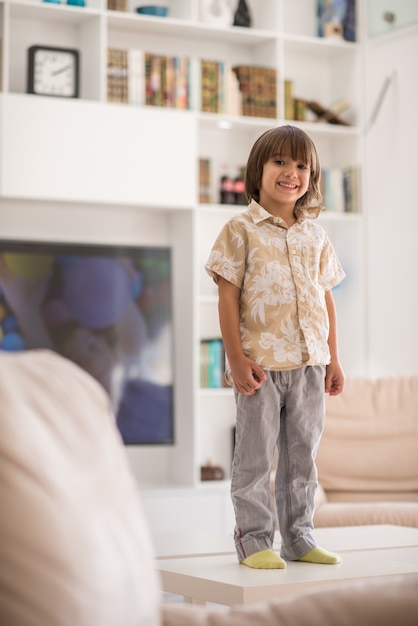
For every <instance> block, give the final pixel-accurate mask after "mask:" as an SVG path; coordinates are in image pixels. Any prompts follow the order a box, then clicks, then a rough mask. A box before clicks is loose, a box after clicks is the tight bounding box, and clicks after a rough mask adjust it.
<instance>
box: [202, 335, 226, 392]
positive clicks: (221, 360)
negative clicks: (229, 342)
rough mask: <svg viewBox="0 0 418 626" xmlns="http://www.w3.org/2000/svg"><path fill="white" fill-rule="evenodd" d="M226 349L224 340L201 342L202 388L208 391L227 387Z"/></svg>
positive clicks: (216, 339) (204, 340)
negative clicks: (225, 375)
mask: <svg viewBox="0 0 418 626" xmlns="http://www.w3.org/2000/svg"><path fill="white" fill-rule="evenodd" d="M224 374H225V349H224V344H223V341H222V339H220V338H215V339H202V340H201V341H200V386H201V387H202V388H206V389H219V388H220V387H226V383H225V377H224Z"/></svg>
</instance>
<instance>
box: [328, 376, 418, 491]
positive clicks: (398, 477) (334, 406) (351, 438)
mask: <svg viewBox="0 0 418 626" xmlns="http://www.w3.org/2000/svg"><path fill="white" fill-rule="evenodd" d="M326 408H327V416H326V421H325V429H324V433H323V436H322V440H321V443H320V445H319V450H318V455H317V467H318V474H319V481H320V483H321V484H322V486H323V487H324V489H325V491H326V492H327V496H328V498H329V499H330V498H331V499H332V494H333V492H344V493H347V494H349V493H350V492H351V494H352V495H351V497H350V499H362V498H361V497H360V498H358V497H357V496H356V495H355V494H356V493H357V494H361V493H362V492H363V494H364V495H365V497H366V498H367V499H370V498H371V495H372V494H374V496H375V499H378V498H379V493H380V494H381V495H380V498H379V499H382V495H383V496H384V499H392V496H393V499H407V500H414V499H415V500H418V454H417V443H418V376H409V377H393V378H380V379H374V380H371V379H366V378H357V379H355V378H354V379H348V380H347V381H346V385H345V389H344V392H343V393H342V394H341V395H340V396H335V397H328V396H327V399H326ZM363 499H364V498H363Z"/></svg>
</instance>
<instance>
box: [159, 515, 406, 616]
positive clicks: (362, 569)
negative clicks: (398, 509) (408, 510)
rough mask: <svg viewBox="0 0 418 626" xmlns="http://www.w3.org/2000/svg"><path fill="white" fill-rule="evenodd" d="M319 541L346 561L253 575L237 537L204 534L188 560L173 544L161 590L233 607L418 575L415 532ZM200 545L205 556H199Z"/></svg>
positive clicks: (329, 531) (331, 535)
mask: <svg viewBox="0 0 418 626" xmlns="http://www.w3.org/2000/svg"><path fill="white" fill-rule="evenodd" d="M315 536H316V538H317V540H318V542H319V544H320V545H321V546H323V547H324V548H326V549H328V550H332V551H338V552H340V553H341V555H342V557H343V562H342V563H341V564H339V565H315V564H312V563H301V562H289V563H288V564H287V569H285V570H254V569H251V568H248V567H245V566H242V565H239V563H238V561H237V558H236V555H235V549H234V547H233V540H232V537H229V538H225V537H224V538H223V539H221V537H220V536H213V535H210V536H209V537H207V539H208V541H206V543H205V533H202V534H200V535H199V536H198V535H195V542H194V543H193V542H191V549H190V552H189V554H188V556H185V555H184V553H185V552H186V551H187V546H186V543H185V539H186V536H183V539H181V540H180V541H179V542H178V543H177V546H178V549H179V550H178V551H179V556H177V557H175V556H174V552H175V544H170V545H172V549H171V554H170V558H160V559H158V560H157V561H156V564H157V569H158V570H159V573H160V579H161V584H162V590H163V591H166V592H169V593H173V594H177V595H182V596H185V597H186V598H190V599H192V600H194V601H198V602H214V603H216V604H226V605H234V604H249V603H251V602H258V601H263V600H268V599H271V598H273V597H284V596H286V595H289V594H294V593H297V592H300V590H301V587H303V590H307V589H315V588H319V587H323V586H324V585H335V584H338V583H341V582H347V581H349V580H359V579H366V578H372V577H376V578H377V577H380V578H381V577H385V576H391V575H397V574H413V573H418V529H416V528H405V527H401V526H389V525H382V526H350V527H337V528H321V529H317V530H316V531H315ZM190 537H191V535H190V534H189V538H190ZM172 539H174V536H173V537H172ZM209 539H210V540H209ZM218 541H219V542H218ZM229 541H230V542H232V543H231V545H232V547H231V552H230V553H222V552H220V551H219V550H222V549H228V545H229ZM200 542H201V547H202V548H203V550H204V551H203V553H202V554H204V556H202V555H199V552H198V550H199V543H200ZM160 546H162V542H161V543H160ZM157 550H158V542H157ZM210 550H212V553H211V552H210ZM167 551H168V550H166V552H167ZM161 556H162V555H161V554H160V557H161Z"/></svg>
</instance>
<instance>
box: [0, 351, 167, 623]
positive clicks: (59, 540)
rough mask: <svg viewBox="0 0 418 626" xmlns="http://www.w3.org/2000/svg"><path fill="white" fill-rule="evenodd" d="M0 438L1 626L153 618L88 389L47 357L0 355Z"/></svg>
mask: <svg viewBox="0 0 418 626" xmlns="http://www.w3.org/2000/svg"><path fill="white" fill-rule="evenodd" d="M0 433H1V436H0V503H1V505H0V506H1V512H0V563H1V567H0V623H1V624H4V626H134V625H135V626H139V625H140V626H156V625H158V624H159V623H160V616H159V608H158V604H159V592H158V584H157V582H158V581H157V575H156V572H155V570H154V566H153V555H152V550H151V547H150V546H151V542H150V537H149V534H148V529H147V526H146V523H145V521H144V516H143V514H142V510H141V505H140V502H139V498H138V494H137V489H136V486H135V484H134V481H133V478H132V476H131V474H130V471H129V469H128V466H127V461H126V458H125V453H124V450H123V446H122V443H121V439H120V437H119V435H118V432H117V430H116V427H115V425H114V420H113V416H112V414H111V411H110V407H109V403H108V400H107V396H106V394H105V393H104V392H103V391H102V388H101V387H100V386H99V384H98V383H96V381H95V380H93V378H91V377H90V376H89V375H88V374H86V373H85V372H84V371H83V370H81V369H80V368H78V367H77V366H76V365H74V364H73V363H71V362H70V361H67V360H65V359H63V358H62V357H60V356H58V355H56V354H54V353H52V352H48V351H32V352H22V353H15V354H11V353H5V352H0Z"/></svg>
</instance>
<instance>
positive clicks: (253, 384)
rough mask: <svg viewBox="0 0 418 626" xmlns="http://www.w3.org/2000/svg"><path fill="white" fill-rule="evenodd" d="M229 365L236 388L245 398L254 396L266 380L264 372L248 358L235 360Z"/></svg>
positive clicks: (243, 357)
mask: <svg viewBox="0 0 418 626" xmlns="http://www.w3.org/2000/svg"><path fill="white" fill-rule="evenodd" d="M229 365H230V368H231V375H232V380H233V381H234V387H235V389H236V390H237V391H238V393H241V394H242V395H244V396H253V395H254V394H255V393H256V392H257V389H260V387H261V385H262V384H263V383H264V381H265V380H266V375H265V373H264V370H263V369H262V368H261V367H260V366H259V365H258V363H256V362H255V361H253V360H252V359H249V358H248V357H246V356H242V357H239V358H237V359H235V360H234V362H233V363H231V362H230V363H229Z"/></svg>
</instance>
